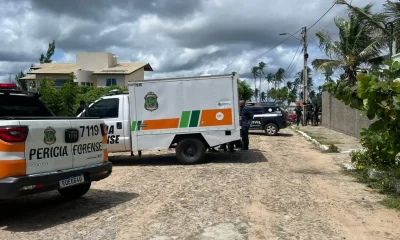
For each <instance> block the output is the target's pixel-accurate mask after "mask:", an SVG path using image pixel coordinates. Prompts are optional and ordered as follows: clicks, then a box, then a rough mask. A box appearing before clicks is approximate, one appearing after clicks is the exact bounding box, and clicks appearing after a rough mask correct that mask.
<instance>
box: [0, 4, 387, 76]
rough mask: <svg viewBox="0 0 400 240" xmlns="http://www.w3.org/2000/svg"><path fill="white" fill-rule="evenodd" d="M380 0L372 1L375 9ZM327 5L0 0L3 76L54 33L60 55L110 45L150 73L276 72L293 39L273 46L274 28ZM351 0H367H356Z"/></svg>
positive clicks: (283, 28) (299, 23) (290, 26)
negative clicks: (257, 69) (253, 69)
mask: <svg viewBox="0 0 400 240" xmlns="http://www.w3.org/2000/svg"><path fill="white" fill-rule="evenodd" d="M383 2H384V0H377V4H376V6H377V7H376V9H379V8H380V4H381V3H383ZM327 3H328V4H327ZM330 4H331V1H328V2H327V1H326V0H315V1H312V3H309V4H304V1H300V0H287V1H276V2H274V3H273V4H271V3H269V2H266V1H263V0H252V1H250V2H245V1H239V0H190V1H189V0H175V1H166V0H152V1H142V0H118V1H109V0H96V1H89V0H69V1H53V0H38V1H36V0H19V1H12V0H0V5H1V6H2V8H0V14H1V15H2V21H1V22H0V35H2V36H6V37H3V38H2V39H1V40H0V61H2V62H0V66H1V67H2V69H3V70H2V73H0V81H2V79H3V81H5V80H7V79H8V75H7V74H4V73H8V72H15V73H16V72H18V71H20V70H22V69H28V68H29V65H30V64H31V62H37V61H38V57H39V56H40V54H41V53H43V52H45V51H46V49H47V44H48V43H49V42H50V41H52V40H53V39H54V40H55V41H56V48H57V49H59V50H62V51H63V52H65V53H66V54H67V56H65V57H64V58H63V59H59V62H63V61H73V60H74V56H75V53H76V52H78V51H108V52H113V53H115V54H117V55H118V59H119V61H147V62H149V63H150V64H151V65H152V66H153V69H154V70H155V71H154V72H152V73H146V77H147V78H160V77H176V76H193V75H200V74H204V73H210V74H221V73H230V72H231V71H237V72H239V74H240V76H241V78H243V79H245V80H246V81H248V82H249V83H252V81H253V80H252V79H253V77H252V75H251V73H250V69H251V67H252V66H254V65H256V64H258V62H260V61H264V62H266V63H267V64H268V67H267V69H266V72H276V71H277V69H278V68H279V67H282V68H284V69H286V68H287V67H288V66H289V64H290V62H291V61H292V59H293V55H294V53H295V50H296V48H297V45H298V40H296V39H294V38H291V39H289V40H288V41H286V42H285V43H284V44H282V45H281V46H280V47H279V48H277V49H274V50H272V51H270V50H271V48H273V47H274V46H276V45H277V44H278V43H279V42H280V41H282V40H284V39H285V38H286V37H287V36H280V35H279V33H282V32H289V33H294V32H295V31H296V30H298V29H299V28H301V27H303V26H305V25H307V26H309V25H311V24H312V23H313V22H315V21H316V20H317V19H318V18H319V17H320V16H321V15H322V14H323V13H324V12H325V11H326V10H327V9H328V8H329V7H330ZM353 4H355V5H359V6H360V5H363V4H366V3H365V2H364V0H353ZM282 9H285V10H284V11H283V10H282ZM342 10H343V6H336V7H334V8H333V9H332V11H331V12H329V13H328V14H327V15H326V16H325V17H324V18H323V19H322V20H321V21H320V22H319V23H318V24H317V25H316V26H314V27H313V29H312V30H310V31H309V51H310V62H311V61H312V60H313V59H314V58H316V57H324V54H323V53H321V51H319V50H318V48H317V46H316V44H315V41H316V39H315V37H313V35H314V34H315V30H317V29H320V28H324V29H326V30H328V31H330V32H332V33H333V34H336V33H337V30H336V27H335V26H334V24H333V21H332V20H333V18H334V17H335V16H338V15H339V16H345V15H346V12H345V11H342ZM296 36H297V37H300V35H299V34H297V35H296ZM267 51H269V52H268V53H267V54H265V55H263V56H261V55H262V54H263V53H265V52H267ZM257 56H260V57H259V58H256V57H257ZM250 60H253V61H250ZM295 63H297V64H294V65H295V66H294V67H293V68H291V69H289V71H288V73H287V79H288V80H290V79H292V78H293V76H294V74H295V73H296V72H298V71H300V70H301V69H302V59H301V56H300V59H299V61H296V62H295ZM315 78H316V79H317V78H318V77H317V75H316V77H315ZM318 79H319V78H318ZM318 81H320V80H318Z"/></svg>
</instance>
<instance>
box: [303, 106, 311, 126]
mask: <svg viewBox="0 0 400 240" xmlns="http://www.w3.org/2000/svg"><path fill="white" fill-rule="evenodd" d="M312 114H313V106H312V105H311V103H310V102H309V101H306V122H305V123H304V125H305V126H307V125H308V123H309V121H312Z"/></svg>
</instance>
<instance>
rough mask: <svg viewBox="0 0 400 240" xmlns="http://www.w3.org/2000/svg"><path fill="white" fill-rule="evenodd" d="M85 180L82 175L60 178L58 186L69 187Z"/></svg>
mask: <svg viewBox="0 0 400 240" xmlns="http://www.w3.org/2000/svg"><path fill="white" fill-rule="evenodd" d="M83 182H85V178H84V177H83V175H78V176H72V177H69V178H64V179H62V180H60V188H65V187H70V186H73V185H77V184H80V183H83Z"/></svg>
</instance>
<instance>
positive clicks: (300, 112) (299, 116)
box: [294, 103, 304, 126]
mask: <svg viewBox="0 0 400 240" xmlns="http://www.w3.org/2000/svg"><path fill="white" fill-rule="evenodd" d="M294 112H295V113H296V124H297V126H299V123H300V122H301V125H304V124H303V109H302V107H301V106H300V104H299V103H298V104H297V106H296V108H295V109H294Z"/></svg>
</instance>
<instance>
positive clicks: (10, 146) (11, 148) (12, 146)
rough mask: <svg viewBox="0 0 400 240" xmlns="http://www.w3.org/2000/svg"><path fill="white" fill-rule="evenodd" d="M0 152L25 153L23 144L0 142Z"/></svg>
mask: <svg viewBox="0 0 400 240" xmlns="http://www.w3.org/2000/svg"><path fill="white" fill-rule="evenodd" d="M0 152H25V143H23V142H18V143H8V142H4V141H3V140H0Z"/></svg>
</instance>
